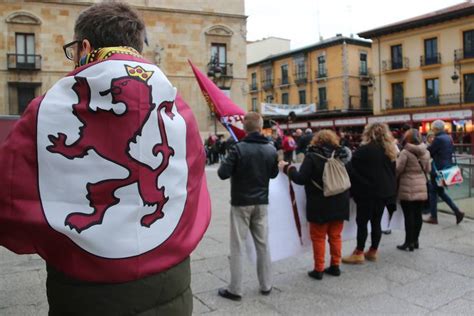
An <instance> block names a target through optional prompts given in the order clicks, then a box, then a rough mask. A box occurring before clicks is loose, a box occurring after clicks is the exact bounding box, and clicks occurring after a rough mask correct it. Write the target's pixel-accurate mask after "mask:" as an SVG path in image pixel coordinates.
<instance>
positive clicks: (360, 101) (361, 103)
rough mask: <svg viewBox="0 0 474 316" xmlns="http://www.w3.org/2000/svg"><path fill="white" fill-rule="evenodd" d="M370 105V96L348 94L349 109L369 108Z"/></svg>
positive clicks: (371, 103)
mask: <svg viewBox="0 0 474 316" xmlns="http://www.w3.org/2000/svg"><path fill="white" fill-rule="evenodd" d="M372 107H373V101H372V98H371V97H367V98H365V97H364V98H362V97H360V96H356V95H351V96H349V109H351V110H371V109H372Z"/></svg>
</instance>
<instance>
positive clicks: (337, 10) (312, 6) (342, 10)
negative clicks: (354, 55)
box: [245, 0, 463, 49]
mask: <svg viewBox="0 0 474 316" xmlns="http://www.w3.org/2000/svg"><path fill="white" fill-rule="evenodd" d="M461 2H463V1H462V0H396V1H387V0H352V1H351V0H324V1H322V0H245V11H246V12H245V13H246V15H248V16H249V18H248V21H247V22H248V23H247V39H248V40H257V39H261V38H264V37H269V36H276V37H282V38H287V39H291V48H292V49H294V48H298V47H301V46H304V45H308V44H312V43H314V42H316V41H318V38H319V34H321V35H322V36H323V37H324V38H328V37H333V36H335V35H336V33H342V34H343V35H347V36H348V35H350V34H351V33H353V34H356V33H359V32H362V31H367V30H369V29H373V28H376V27H379V26H382V25H386V24H389V23H393V22H397V21H400V20H404V19H407V18H411V17H414V16H417V15H421V14H424V13H428V12H432V11H435V10H439V9H442V8H445V7H448V6H451V5H455V4H458V3H461ZM318 17H319V18H318ZM318 21H319V23H318Z"/></svg>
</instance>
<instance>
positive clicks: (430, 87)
mask: <svg viewBox="0 0 474 316" xmlns="http://www.w3.org/2000/svg"><path fill="white" fill-rule="evenodd" d="M425 86H426V105H438V104H439V81H438V78H435V79H426V81H425Z"/></svg>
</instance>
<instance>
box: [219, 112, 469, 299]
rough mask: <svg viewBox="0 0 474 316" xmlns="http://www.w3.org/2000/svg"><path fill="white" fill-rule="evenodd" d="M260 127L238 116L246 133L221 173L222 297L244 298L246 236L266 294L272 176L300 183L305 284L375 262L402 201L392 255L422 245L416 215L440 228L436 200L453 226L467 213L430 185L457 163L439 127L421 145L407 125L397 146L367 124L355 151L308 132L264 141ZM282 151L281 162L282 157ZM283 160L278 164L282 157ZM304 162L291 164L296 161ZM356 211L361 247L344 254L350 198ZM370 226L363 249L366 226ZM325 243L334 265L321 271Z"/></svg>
mask: <svg viewBox="0 0 474 316" xmlns="http://www.w3.org/2000/svg"><path fill="white" fill-rule="evenodd" d="M262 126H263V121H262V118H261V116H260V115H259V114H258V113H255V112H250V113H248V114H247V115H246V116H245V118H244V128H245V131H246V132H247V133H248V136H247V137H245V138H244V139H243V140H241V141H240V142H239V143H237V144H236V145H235V146H232V147H231V148H230V151H229V154H228V155H227V156H226V158H225V159H224V160H223V162H222V164H221V165H220V167H219V170H218V175H219V177H220V178H221V179H227V178H230V179H231V205H232V208H231V212H230V213H231V214H230V216H231V234H230V236H231V238H230V245H231V255H230V267H231V281H230V285H229V286H228V287H226V288H221V289H219V291H218V294H219V295H220V296H222V297H224V298H227V299H232V300H241V298H242V258H243V256H244V244H245V243H244V240H245V236H246V234H247V232H248V231H250V233H251V235H252V237H253V240H254V243H255V247H256V250H257V274H258V280H259V283H260V291H261V294H262V295H268V294H270V292H271V289H272V282H271V265H270V259H269V251H268V220H267V204H268V186H269V181H270V179H271V178H274V177H276V176H277V173H278V169H279V170H280V171H281V172H284V173H285V174H286V175H287V176H288V177H289V178H290V180H291V181H293V182H294V183H296V184H300V185H304V188H305V192H306V199H307V201H306V202H307V203H306V218H307V220H308V222H309V232H310V237H311V241H312V245H313V256H314V263H313V264H314V265H313V268H312V269H311V270H310V271H309V272H308V275H309V277H311V278H314V279H316V280H321V279H322V278H323V276H324V274H329V275H332V276H339V275H340V274H341V269H340V266H341V263H345V264H362V263H364V262H365V261H366V260H368V261H377V259H378V255H379V251H378V249H379V246H380V241H381V238H382V229H381V221H382V215H383V213H384V211H385V209H387V210H388V211H389V213H391V214H393V212H394V211H396V209H397V205H398V204H400V206H401V209H402V212H403V214H404V220H405V239H404V241H403V242H401V243H400V245H398V246H397V248H398V249H399V250H401V251H409V252H413V251H414V250H415V249H419V248H420V233H421V229H422V224H423V217H422V214H423V213H426V212H429V213H430V217H429V218H427V219H425V220H424V222H426V223H429V224H437V223H438V220H437V203H438V197H440V198H441V199H442V200H444V201H445V202H446V203H447V204H448V205H449V206H450V207H451V209H452V210H453V212H454V214H455V218H456V224H459V223H460V222H461V221H462V220H463V218H464V213H463V212H462V211H461V210H460V209H459V208H458V207H457V206H456V205H455V203H454V202H453V201H452V200H451V199H450V198H449V196H448V195H447V193H446V191H445V188H444V187H443V186H440V185H439V183H438V182H437V181H436V177H437V171H438V170H443V169H445V168H448V167H450V166H452V165H453V164H454V162H453V154H454V145H453V140H452V139H451V137H450V136H449V135H448V134H447V133H446V132H445V123H444V122H443V121H441V120H437V121H435V122H433V124H432V131H431V132H430V133H429V134H428V135H427V137H425V139H423V137H422V135H421V134H420V132H419V131H418V130H417V129H414V128H411V127H410V126H404V127H403V128H402V129H401V130H400V131H399V132H398V134H399V135H400V137H399V138H398V139H396V138H395V137H394V135H393V133H392V132H391V131H390V129H389V127H388V126H387V125H386V124H383V123H372V124H369V125H367V126H365V129H364V131H363V133H362V135H361V138H360V144H359V145H358V146H355V145H353V144H354V142H350V141H349V138H348V137H346V135H344V134H343V133H340V134H339V135H337V134H336V132H335V131H333V130H329V129H323V130H320V131H318V132H316V133H314V134H313V131H312V130H311V129H307V130H306V131H305V132H304V133H303V131H302V130H296V131H295V132H294V133H293V132H289V131H287V132H285V133H284V136H283V137H280V136H278V135H277V134H274V135H273V137H272V138H271V139H268V138H265V137H264V136H262V134H261V131H262ZM278 151H282V152H283V154H282V155H278ZM279 156H280V157H279ZM295 160H296V161H297V162H301V165H300V166H299V167H298V166H297V165H293V164H292V163H293V161H295ZM351 198H353V199H354V201H355V203H356V205H357V209H356V214H357V215H356V223H357V242H356V246H355V249H354V250H353V251H352V253H351V254H350V255H349V256H346V257H342V236H341V235H342V231H343V227H344V221H346V220H348V219H349V214H350V199H351ZM369 223H370V225H371V232H370V235H371V240H370V246H369V247H368V248H367V247H366V243H367V239H368V224H369ZM326 239H327V240H328V243H329V248H330V256H331V259H330V263H329V265H326V264H325V247H326Z"/></svg>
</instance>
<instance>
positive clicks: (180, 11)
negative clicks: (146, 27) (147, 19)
mask: <svg viewBox="0 0 474 316" xmlns="http://www.w3.org/2000/svg"><path fill="white" fill-rule="evenodd" d="M25 2H31V3H38V2H40V3H51V4H62V5H67V6H81V7H88V6H91V5H93V4H96V2H92V1H74V2H72V1H71V2H68V1H61V0H40V1H37V0H26V1H25ZM133 7H134V8H135V9H137V10H140V11H156V12H167V13H178V14H194V15H203V16H214V17H225V18H232V19H239V20H241V19H247V16H246V15H242V14H231V13H221V12H207V11H196V10H185V9H171V8H161V7H147V6H142V5H133Z"/></svg>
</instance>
